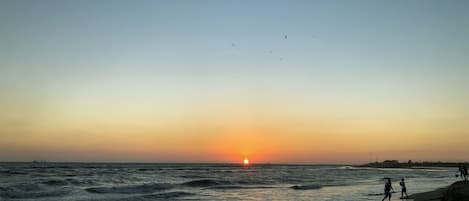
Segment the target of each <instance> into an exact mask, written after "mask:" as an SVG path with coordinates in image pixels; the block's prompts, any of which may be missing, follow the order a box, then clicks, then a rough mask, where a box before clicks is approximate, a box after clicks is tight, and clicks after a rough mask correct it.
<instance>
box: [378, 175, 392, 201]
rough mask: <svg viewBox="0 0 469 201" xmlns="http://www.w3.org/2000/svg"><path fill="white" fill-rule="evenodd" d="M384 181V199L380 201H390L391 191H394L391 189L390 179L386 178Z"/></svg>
mask: <svg viewBox="0 0 469 201" xmlns="http://www.w3.org/2000/svg"><path fill="white" fill-rule="evenodd" d="M386 179H387V182H386V184H384V198H383V200H381V201H384V200H385V199H386V198H388V199H389V201H391V196H392V194H391V190H394V189H393V188H392V184H391V178H386Z"/></svg>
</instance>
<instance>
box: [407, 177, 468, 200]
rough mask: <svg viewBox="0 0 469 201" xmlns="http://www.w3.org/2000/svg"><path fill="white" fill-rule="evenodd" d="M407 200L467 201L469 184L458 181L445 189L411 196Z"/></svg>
mask: <svg viewBox="0 0 469 201" xmlns="http://www.w3.org/2000/svg"><path fill="white" fill-rule="evenodd" d="M409 198H410V199H412V200H414V201H469V182H464V181H458V182H456V183H454V184H451V185H450V186H448V187H445V188H440V189H437V190H434V191H430V192H425V193H417V194H413V195H411V196H410V197H409Z"/></svg>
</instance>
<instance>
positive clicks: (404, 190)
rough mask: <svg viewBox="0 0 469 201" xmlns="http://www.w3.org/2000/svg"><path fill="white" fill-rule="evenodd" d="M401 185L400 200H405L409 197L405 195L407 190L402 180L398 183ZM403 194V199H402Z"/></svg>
mask: <svg viewBox="0 0 469 201" xmlns="http://www.w3.org/2000/svg"><path fill="white" fill-rule="evenodd" d="M399 185H401V188H402V191H401V199H404V198H405V199H407V198H408V197H409V195H407V188H406V186H405V182H404V178H402V179H401V182H400V183H399ZM404 194H405V197H404Z"/></svg>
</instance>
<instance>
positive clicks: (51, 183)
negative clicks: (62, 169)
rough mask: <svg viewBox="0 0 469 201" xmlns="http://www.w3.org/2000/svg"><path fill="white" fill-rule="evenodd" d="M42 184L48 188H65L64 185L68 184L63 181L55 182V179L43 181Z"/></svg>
mask: <svg viewBox="0 0 469 201" xmlns="http://www.w3.org/2000/svg"><path fill="white" fill-rule="evenodd" d="M42 183H43V184H45V185H49V186H65V185H68V182H66V181H64V180H56V179H53V180H48V181H44V182H42Z"/></svg>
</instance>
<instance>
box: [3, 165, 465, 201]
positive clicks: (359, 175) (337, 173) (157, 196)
mask: <svg viewBox="0 0 469 201" xmlns="http://www.w3.org/2000/svg"><path fill="white" fill-rule="evenodd" d="M455 173H456V169H454V168H431V169H430V168H429V169H375V168H357V167H350V166H338V165H279V164H264V165H262V164H253V165H251V166H249V167H246V166H243V165H240V164H239V165H238V164H124V163H0V200H2V201H3V200H5V201H20V200H24V201H31V200H38V201H46V200H47V201H58V200H61V201H62V200H64V201H85V200H103V201H147V200H318V201H326V200H331V201H332V200H348V201H355V200H356V201H359V200H360V201H362V200H381V198H382V197H383V188H384V180H383V178H386V177H390V178H392V180H393V187H394V190H395V191H396V192H397V193H395V194H393V200H399V199H398V198H399V197H400V193H399V191H400V186H399V180H400V178H402V177H404V178H406V183H407V189H408V192H409V194H411V193H418V192H424V191H429V190H433V189H436V188H439V187H443V186H446V185H449V184H451V183H452V182H454V181H456V180H457V178H455Z"/></svg>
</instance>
